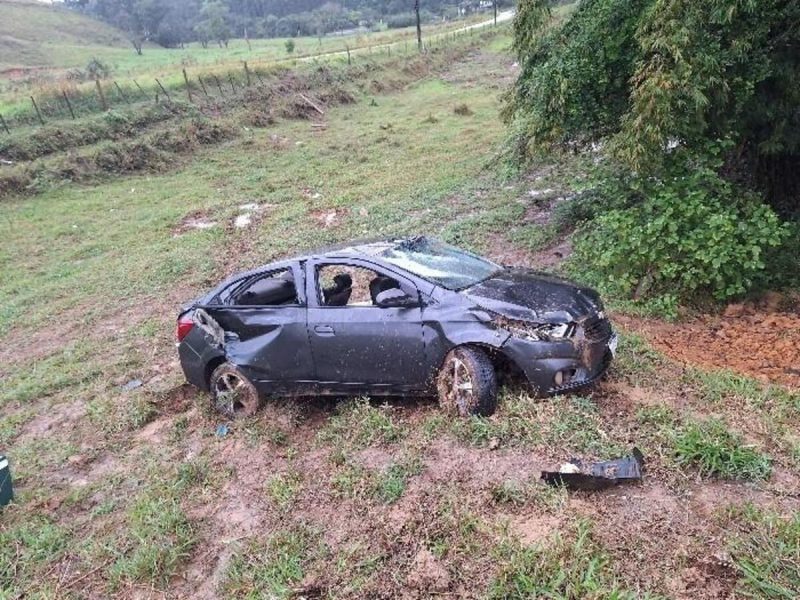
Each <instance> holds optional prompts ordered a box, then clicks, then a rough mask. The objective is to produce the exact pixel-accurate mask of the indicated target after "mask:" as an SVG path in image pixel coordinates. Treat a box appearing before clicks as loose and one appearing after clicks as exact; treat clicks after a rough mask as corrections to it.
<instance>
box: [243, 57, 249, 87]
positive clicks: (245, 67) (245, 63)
mask: <svg viewBox="0 0 800 600" xmlns="http://www.w3.org/2000/svg"><path fill="white" fill-rule="evenodd" d="M243 62H244V75H245V77H246V78H247V87H250V69H248V68H247V61H246V60H245V61H243Z"/></svg>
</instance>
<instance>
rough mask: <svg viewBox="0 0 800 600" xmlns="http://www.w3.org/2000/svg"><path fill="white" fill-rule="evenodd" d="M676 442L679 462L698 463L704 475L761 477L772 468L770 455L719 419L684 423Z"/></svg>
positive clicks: (755, 478) (734, 477)
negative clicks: (745, 441) (747, 441)
mask: <svg viewBox="0 0 800 600" xmlns="http://www.w3.org/2000/svg"><path fill="white" fill-rule="evenodd" d="M674 446H675V454H676V457H677V462H678V464H680V465H686V466H691V467H696V468H697V469H698V470H699V472H700V474H701V475H705V476H715V477H722V478H725V479H745V480H758V479H767V478H768V477H769V476H770V473H771V472H772V465H771V463H772V461H771V459H770V458H769V456H767V455H765V454H761V453H760V452H758V451H757V450H755V448H753V447H752V446H749V445H746V444H745V443H744V440H743V439H742V438H741V437H740V436H738V435H736V434H734V433H732V432H730V431H728V429H727V428H726V427H725V424H724V423H723V422H722V421H719V420H717V419H708V420H706V421H690V422H689V423H687V424H685V425H684V426H683V427H681V428H680V429H679V430H678V432H677V433H676V435H675V436H674Z"/></svg>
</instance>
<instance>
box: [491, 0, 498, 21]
mask: <svg viewBox="0 0 800 600" xmlns="http://www.w3.org/2000/svg"><path fill="white" fill-rule="evenodd" d="M492 8H493V9H494V24H495V26H497V0H492Z"/></svg>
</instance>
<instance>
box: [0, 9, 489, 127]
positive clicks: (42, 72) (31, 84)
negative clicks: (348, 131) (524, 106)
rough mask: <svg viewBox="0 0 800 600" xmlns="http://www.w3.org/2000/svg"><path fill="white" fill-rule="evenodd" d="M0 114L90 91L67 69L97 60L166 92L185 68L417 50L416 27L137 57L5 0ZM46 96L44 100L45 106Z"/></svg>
mask: <svg viewBox="0 0 800 600" xmlns="http://www.w3.org/2000/svg"><path fill="white" fill-rule="evenodd" d="M0 12H2V14H3V16H4V19H2V20H0V114H3V115H4V116H5V117H7V118H9V117H11V116H14V115H15V114H16V113H17V112H19V111H20V110H30V109H31V107H30V106H29V103H30V98H29V96H30V95H31V94H33V95H34V96H37V97H39V96H44V97H45V98H46V97H48V96H50V95H53V94H56V95H58V94H60V93H61V90H62V89H67V90H68V91H69V92H70V93H72V92H74V91H75V92H77V91H79V90H83V89H86V90H89V91H91V89H92V88H93V86H94V83H93V82H91V81H89V82H88V83H86V84H84V85H76V83H75V81H74V80H70V79H69V78H68V77H67V71H68V70H69V69H79V70H80V69H85V67H86V66H87V64H88V63H89V62H90V61H91V60H92V59H98V60H99V61H101V62H102V63H103V64H104V65H106V66H107V67H109V68H110V74H109V82H108V83H109V85H110V80H111V79H113V80H116V81H119V82H120V83H122V84H123V85H131V80H133V79H137V80H141V81H140V83H142V84H143V85H144V86H145V87H147V88H148V89H149V88H151V87H152V88H154V92H155V87H154V86H155V83H154V81H153V80H154V78H159V79H161V80H162V83H164V84H165V85H167V86H172V85H178V84H180V83H182V75H181V70H182V69H187V70H188V71H189V72H190V73H192V74H193V75H197V74H208V73H212V72H216V73H227V72H228V71H230V70H234V69H235V70H241V68H242V63H243V62H244V61H247V62H248V64H249V65H250V66H251V67H253V68H259V67H261V68H266V67H268V66H272V65H274V64H275V63H276V62H278V63H280V62H286V63H290V64H291V63H293V62H294V61H296V60H302V59H304V58H307V57H311V56H320V55H323V56H324V55H328V54H330V53H342V52H345V51H346V49H347V48H350V49H351V51H352V52H354V53H363V54H367V55H369V54H371V53H375V54H379V53H386V52H388V51H390V50H387V45H391V46H392V48H393V51H394V52H395V53H399V52H404V53H409V52H411V51H413V50H414V48H415V44H416V30H415V29H414V28H410V27H409V28H404V29H391V30H382V31H375V32H370V33H363V34H354V35H347V36H333V35H331V36H324V37H321V38H317V37H299V38H293V41H294V42H295V49H294V51H293V52H292V53H291V54H289V53H288V52H287V50H286V41H287V39H286V38H271V39H254V40H250V43H249V44H248V43H247V41H246V40H244V39H233V40H230V42H229V44H228V46H227V47H220V46H219V45H218V44H209V45H208V47H207V48H202V47H201V45H200V44H199V43H190V44H186V45H185V47H183V48H163V47H160V46H157V45H155V44H145V47H144V49H143V52H142V54H141V55H137V54H136V52H135V51H134V49H133V46H132V45H131V43H130V42H129V41H128V39H127V38H126V37H125V35H124V33H123V32H120V31H118V30H115V29H114V28H112V27H109V26H108V25H105V24H103V23H101V22H98V21H95V20H94V19H91V18H89V17H86V16H84V15H81V14H79V13H76V12H75V11H70V10H67V9H63V8H58V7H53V6H50V5H45V4H42V3H39V2H33V1H27V0H0ZM488 18H489V15H487V14H479V15H472V16H470V17H468V18H465V19H461V20H457V21H452V22H448V23H444V24H442V23H438V24H426V25H425V27H424V38H425V42H426V43H433V42H435V41H436V40H440V39H442V38H443V36H446V35H447V34H448V33H449V32H453V31H456V30H460V29H462V28H464V27H468V26H470V25H471V24H474V23H477V22H484V21H486V20H487V19H488ZM45 98H42V100H41V101H45Z"/></svg>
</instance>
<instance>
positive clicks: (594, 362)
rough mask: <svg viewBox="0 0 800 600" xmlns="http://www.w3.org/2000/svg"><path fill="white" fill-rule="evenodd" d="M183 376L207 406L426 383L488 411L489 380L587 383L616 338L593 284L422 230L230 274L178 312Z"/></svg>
mask: <svg viewBox="0 0 800 600" xmlns="http://www.w3.org/2000/svg"><path fill="white" fill-rule="evenodd" d="M177 340H178V344H177V346H178V353H179V355H180V362H181V366H182V368H183V372H184V373H185V375H186V379H187V380H188V381H189V382H190V383H192V384H194V385H195V386H197V387H199V388H202V389H204V390H207V391H209V392H210V394H211V397H212V399H213V403H214V406H215V407H216V409H217V410H219V411H220V412H222V413H223V414H225V415H227V416H230V417H237V416H247V415H252V414H254V413H255V412H256V410H257V409H258V408H259V405H260V402H261V401H262V399H263V398H265V397H267V396H273V395H297V396H308V395H320V394H325V395H337V396H342V395H361V394H367V395H391V396H399V395H415V396H417V395H430V396H438V398H439V402H440V403H441V405H442V407H444V408H445V409H446V410H448V411H450V412H452V413H455V414H459V415H463V416H466V415H471V414H479V415H490V414H492V413H493V412H494V410H495V406H496V403H497V389H498V380H499V379H500V380H501V381H503V379H502V378H503V377H505V376H509V375H510V376H517V377H520V378H521V379H522V380H523V381H524V382H526V383H527V384H529V385H530V386H531V387H532V388H534V389H535V391H536V392H538V393H540V394H542V395H550V394H559V393H564V392H572V391H574V390H578V389H580V388H584V387H586V386H589V385H591V384H592V383H594V382H595V381H596V380H597V379H599V378H600V377H601V376H602V375H603V373H604V372H605V371H606V369H607V367H608V365H609V363H610V361H611V359H612V357H613V354H614V351H615V348H616V343H617V337H616V335H615V334H614V332H613V330H612V327H611V324H610V323H609V321H608V319H607V318H606V316H605V315H604V313H603V304H602V302H601V301H600V298H599V296H598V294H597V293H596V292H595V291H593V290H591V289H589V288H586V287H582V286H580V285H577V284H574V283H571V282H568V281H565V280H562V279H559V278H556V277H553V276H551V275H547V274H543V273H539V272H535V271H532V270H529V269H524V268H518V267H506V266H500V265H497V264H495V263H493V262H492V261H490V260H487V259H485V258H482V257H480V256H477V255H475V254H472V253H470V252H467V251H464V250H461V249H458V248H455V247H453V246H450V245H447V244H445V243H443V242H441V241H439V240H437V239H433V238H428V237H409V238H401V239H389V240H381V241H371V242H364V243H351V244H347V245H344V246H340V247H338V248H333V249H327V250H323V251H319V252H314V253H310V254H308V255H306V256H300V257H296V258H291V259H287V260H282V261H279V262H275V263H272V264H269V265H265V266H263V267H259V268H258V269H254V270H252V271H248V272H245V273H240V274H238V275H235V276H233V277H231V278H229V279H228V280H226V281H224V282H223V283H221V284H220V285H219V286H217V287H216V288H214V289H213V290H211V291H210V292H208V293H207V294H205V295H204V296H202V297H200V298H198V299H196V300H195V301H193V302H192V303H191V304H190V305H189V306H187V307H186V308H185V310H183V312H181V314H180V315H179V317H178V324H177Z"/></svg>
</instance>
